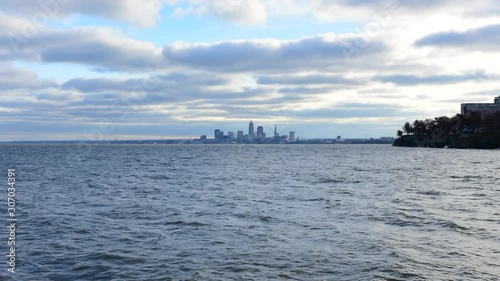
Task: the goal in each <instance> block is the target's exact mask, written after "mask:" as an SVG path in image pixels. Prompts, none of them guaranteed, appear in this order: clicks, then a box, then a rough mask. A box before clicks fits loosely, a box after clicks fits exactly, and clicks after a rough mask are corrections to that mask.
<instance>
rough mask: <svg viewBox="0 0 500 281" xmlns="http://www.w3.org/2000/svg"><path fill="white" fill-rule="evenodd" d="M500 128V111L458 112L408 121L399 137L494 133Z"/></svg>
mask: <svg viewBox="0 0 500 281" xmlns="http://www.w3.org/2000/svg"><path fill="white" fill-rule="evenodd" d="M498 130H500V112H497V113H495V114H490V115H484V114H481V113H478V112H471V113H470V114H467V115H462V114H457V115H455V116H453V117H447V116H440V117H435V118H434V119H425V120H415V121H414V122H413V124H411V123H410V122H406V123H405V124H404V126H403V128H402V130H398V132H397V135H398V137H402V136H403V135H404V134H406V135H419V136H421V135H431V134H433V133H436V132H439V133H440V134H446V135H449V134H457V135H461V134H474V133H494V132H496V131H498Z"/></svg>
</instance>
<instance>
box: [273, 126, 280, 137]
mask: <svg viewBox="0 0 500 281" xmlns="http://www.w3.org/2000/svg"><path fill="white" fill-rule="evenodd" d="M279 137H280V134H278V128H277V127H276V125H274V138H275V139H279Z"/></svg>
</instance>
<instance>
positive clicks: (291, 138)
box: [288, 132, 295, 141]
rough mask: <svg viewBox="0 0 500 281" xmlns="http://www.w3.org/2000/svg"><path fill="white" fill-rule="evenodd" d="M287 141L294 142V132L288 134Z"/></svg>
mask: <svg viewBox="0 0 500 281" xmlns="http://www.w3.org/2000/svg"><path fill="white" fill-rule="evenodd" d="M288 140H289V141H295V132H290V136H289V138H288Z"/></svg>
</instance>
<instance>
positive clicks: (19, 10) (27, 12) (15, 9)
mask: <svg viewBox="0 0 500 281" xmlns="http://www.w3.org/2000/svg"><path fill="white" fill-rule="evenodd" d="M164 2H167V1H164V0H147V1H143V0H120V1H115V0H86V1H80V0H39V1H32V0H16V1H11V0H0V7H1V10H2V11H4V12H8V13H9V14H13V15H21V16H23V17H26V18H27V19H28V20H31V21H42V20H43V19H44V18H47V19H58V18H63V17H67V16H72V15H91V16H99V17H104V18H111V19H115V20H120V21H124V22H127V23H130V24H134V25H138V26H143V27H152V26H154V25H155V24H156V22H157V21H158V20H159V19H160V12H161V9H162V7H163V3H164ZM170 3H173V2H171V1H170Z"/></svg>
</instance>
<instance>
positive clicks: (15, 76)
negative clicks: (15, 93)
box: [0, 63, 59, 92]
mask: <svg viewBox="0 0 500 281" xmlns="http://www.w3.org/2000/svg"><path fill="white" fill-rule="evenodd" d="M0 77H2V79H1V80H0V92H6V91H12V90H36V91H42V90H46V89H48V88H57V87H59V84H58V83H57V82H55V81H50V80H40V79H39V77H38V75H37V74H36V73H35V72H33V71H30V70H28V69H24V68H13V67H12V66H11V65H10V64H8V63H0Z"/></svg>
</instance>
